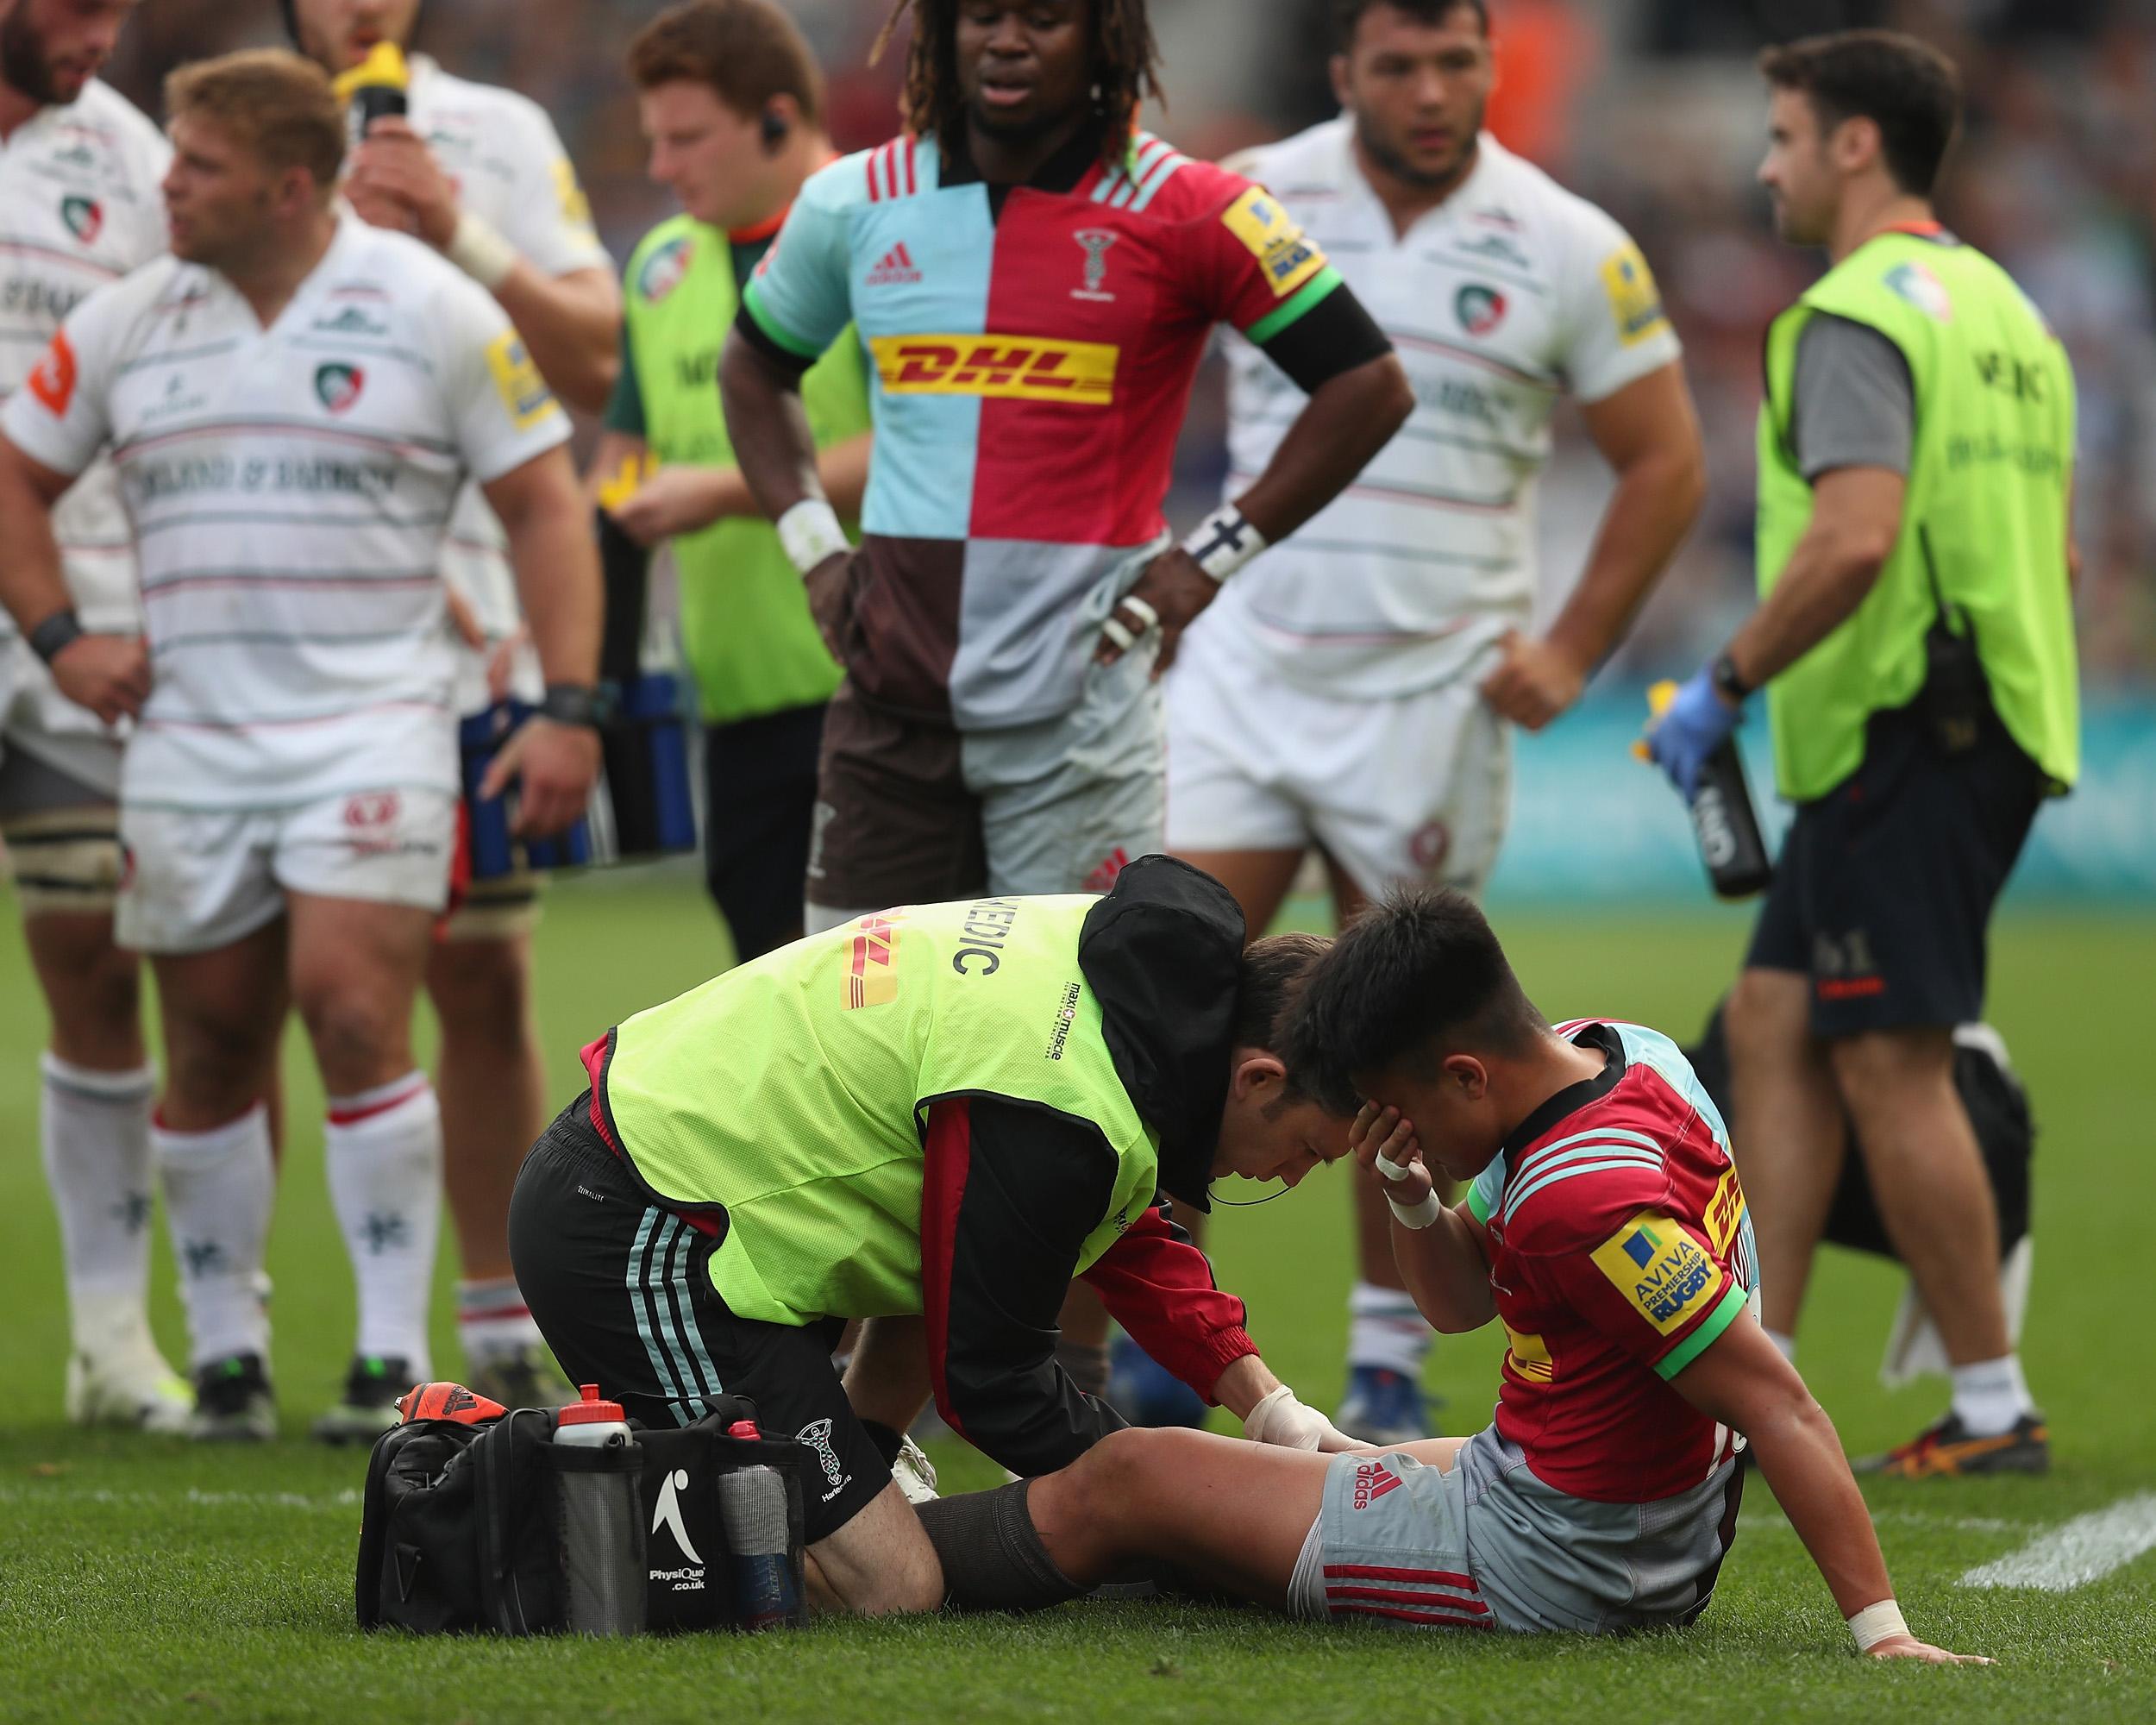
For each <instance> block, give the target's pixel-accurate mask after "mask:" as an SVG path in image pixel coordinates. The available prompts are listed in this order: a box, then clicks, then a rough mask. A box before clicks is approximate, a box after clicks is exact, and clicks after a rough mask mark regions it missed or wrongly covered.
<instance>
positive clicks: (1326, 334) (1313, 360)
mask: <svg viewBox="0 0 2156 1725" xmlns="http://www.w3.org/2000/svg"><path fill="white" fill-rule="evenodd" d="M1392 350H1393V344H1392V342H1391V341H1390V340H1389V339H1388V337H1387V336H1386V334H1385V332H1384V331H1383V330H1382V329H1379V328H1378V327H1377V321H1376V319H1375V318H1374V317H1371V316H1370V314H1369V312H1368V311H1365V310H1364V309H1363V302H1362V301H1361V300H1359V299H1357V298H1356V297H1355V290H1354V289H1353V288H1351V287H1350V286H1349V285H1347V284H1346V283H1345V282H1342V283H1341V284H1340V285H1339V286H1338V287H1336V288H1334V289H1333V290H1332V292H1330V293H1328V294H1327V295H1326V297H1325V298H1323V299H1321V300H1319V302H1318V303H1317V304H1315V305H1313V306H1312V307H1311V308H1310V310H1309V311H1306V312H1304V313H1303V315H1302V316H1301V317H1298V318H1297V319H1296V320H1295V321H1294V323H1290V324H1289V325H1288V327H1287V328H1286V329H1282V331H1281V332H1280V334H1278V335H1277V336H1274V337H1273V339H1272V340H1271V341H1269V342H1266V343H1265V344H1264V346H1263V348H1261V349H1260V351H1261V352H1263V354H1264V355H1265V357H1266V358H1267V359H1269V360H1270V361H1272V362H1273V363H1274V364H1275V365H1276V366H1278V367H1280V368H1281V370H1282V371H1284V372H1286V373H1288V376H1289V377H1290V378H1292V379H1293V380H1294V383H1295V385H1296V386H1297V387H1298V388H1299V389H1300V390H1301V391H1302V392H1303V393H1304V394H1306V395H1309V394H1314V393H1315V392H1316V391H1317V387H1318V386H1319V384H1321V383H1326V382H1329V381H1331V380H1332V379H1334V378H1336V377H1338V376H1339V374H1340V373H1342V372H1351V371H1353V370H1354V369H1355V368H1356V367H1357V366H1366V365H1368V364H1369V362H1370V361H1372V360H1380V359H1382V358H1384V356H1385V355H1386V354H1389V353H1391V352H1392Z"/></svg>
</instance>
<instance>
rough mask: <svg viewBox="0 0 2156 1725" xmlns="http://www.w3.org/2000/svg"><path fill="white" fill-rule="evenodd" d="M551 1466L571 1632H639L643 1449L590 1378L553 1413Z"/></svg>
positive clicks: (615, 1404)
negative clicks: (558, 1509) (577, 1394)
mask: <svg viewBox="0 0 2156 1725" xmlns="http://www.w3.org/2000/svg"><path fill="white" fill-rule="evenodd" d="M554 1465H555V1482H556V1484H557V1485H558V1486H559V1488H560V1490H559V1502H560V1506H561V1576H562V1581H563V1584H564V1588H565V1591H566V1592H567V1596H568V1601H567V1604H568V1611H567V1615H568V1627H569V1628H570V1630H571V1632H572V1633H573V1634H580V1635H636V1634H642V1633H643V1628H644V1521H643V1513H642V1506H643V1498H642V1490H641V1487H640V1478H641V1476H642V1471H643V1446H642V1445H640V1444H639V1443H637V1441H636V1433H633V1432H631V1431H630V1428H629V1416H628V1415H627V1414H626V1413H625V1412H624V1409H623V1408H622V1405H621V1403H620V1402H608V1401H605V1400H602V1399H601V1398H600V1396H599V1385H597V1384H596V1383H586V1384H585V1385H584V1386H583V1388H582V1392H581V1398H580V1400H578V1401H576V1402H571V1403H570V1404H569V1405H568V1406H567V1408H563V1409H562V1410H561V1413H560V1414H559V1415H556V1416H555V1425H554Z"/></svg>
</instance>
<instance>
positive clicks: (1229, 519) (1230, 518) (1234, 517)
mask: <svg viewBox="0 0 2156 1725" xmlns="http://www.w3.org/2000/svg"><path fill="white" fill-rule="evenodd" d="M1183 549H1184V550H1186V551H1188V553H1189V554H1190V560H1191V561H1192V562H1194V563H1195V564H1197V566H1198V567H1199V568H1201V569H1203V570H1204V571H1205V572H1206V574H1209V575H1211V576H1212V577H1213V580H1216V581H1225V580H1227V578H1228V577H1229V576H1230V575H1232V574H1234V573H1235V572H1236V571H1237V570H1238V569H1239V568H1242V567H1243V566H1244V564H1245V563H1247V562H1249V561H1250V559H1251V558H1253V557H1255V556H1256V555H1257V554H1258V553H1259V552H1260V551H1263V549H1265V536H1264V535H1263V533H1260V532H1259V531H1258V530H1257V529H1256V528H1255V527H1253V526H1251V525H1250V522H1249V520H1248V519H1247V518H1246V517H1244V513H1243V511H1241V510H1239V509H1238V508H1237V507H1236V506H1235V505H1233V504H1232V503H1226V504H1223V505H1220V507H1219V508H1218V509H1216V510H1214V511H1213V513H1212V514H1210V515H1208V516H1207V517H1206V518H1205V520H1204V522H1203V523H1202V524H1200V526H1199V528H1198V530H1197V531H1196V532H1194V533H1193V534H1192V535H1191V536H1189V537H1188V539H1186V540H1184V541H1183Z"/></svg>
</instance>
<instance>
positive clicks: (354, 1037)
mask: <svg viewBox="0 0 2156 1725" xmlns="http://www.w3.org/2000/svg"><path fill="white" fill-rule="evenodd" d="M285 905H286V908H287V914H288V917H289V919H290V923H291V989H292V999H293V1003H294V1004H295V1005H297V1006H298V1008H299V1011H300V1015H301V1016H302V1017H303V1018H304V1019H305V1020H306V1023H307V1030H308V1034H309V1035H310V1037H311V1038H313V1041H314V1044H315V1057H316V1059H317V1061H318V1062H319V1063H320V1064H321V1066H322V1069H323V1072H322V1076H323V1082H324V1083H325V1084H327V1085H328V1086H329V1089H330V1094H331V1095H354V1094H356V1093H358V1092H359V1091H361V1090H367V1089H372V1088H373V1087H374V1086H376V1085H378V1084H386V1083H389V1082H391V1081H392V1080H393V1079H397V1078H401V1077H403V1076H404V1074H405V1073H407V1072H409V1071H411V1068H412V1054H411V1014H412V1007H413V1006H414V1004H415V1003H416V1002H417V1000H418V997H419V984H420V979H421V978H422V976H423V975H424V974H425V972H426V968H427V958H428V955H429V953H430V952H431V951H432V950H433V945H434V925H435V913H434V912H432V911H429V910H423V909H419V908H417V907H415V906H410V905H393V904H381V903H378V902H375V901H373V900H365V899H337V898H328V897H324V896H321V895H318V894H313V893H295V892H288V893H286V894H285Z"/></svg>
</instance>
